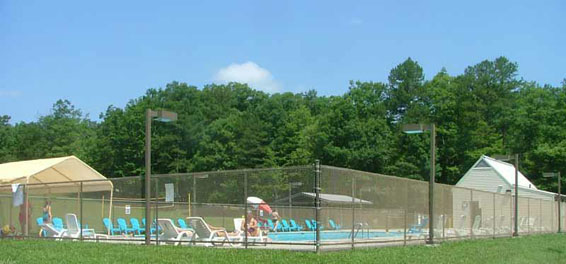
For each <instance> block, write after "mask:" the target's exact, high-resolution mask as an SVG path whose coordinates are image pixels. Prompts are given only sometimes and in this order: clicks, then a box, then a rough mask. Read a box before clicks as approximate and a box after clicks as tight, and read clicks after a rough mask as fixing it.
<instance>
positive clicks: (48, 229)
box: [41, 223, 67, 239]
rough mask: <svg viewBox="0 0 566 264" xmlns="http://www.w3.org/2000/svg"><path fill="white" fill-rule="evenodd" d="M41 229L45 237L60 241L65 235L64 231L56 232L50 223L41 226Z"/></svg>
mask: <svg viewBox="0 0 566 264" xmlns="http://www.w3.org/2000/svg"><path fill="white" fill-rule="evenodd" d="M41 229H43V230H44V231H45V237H50V238H57V239H61V237H63V235H65V233H66V232H67V230H66V229H61V230H58V229H57V228H55V226H53V224H50V223H44V224H42V225H41Z"/></svg>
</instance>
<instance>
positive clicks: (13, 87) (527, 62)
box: [0, 0, 566, 122]
mask: <svg viewBox="0 0 566 264" xmlns="http://www.w3.org/2000/svg"><path fill="white" fill-rule="evenodd" d="M565 13H566V2H564V1H559V0H557V1H520V0H515V1H483V0H480V1H388V2H385V1H259V0H258V1H225V2H224V1H147V2H144V1H129V2H128V1H88V2H87V1H55V0H54V1H10V0H2V1H0V115H3V114H7V115H10V116H12V121H13V122H18V121H26V122H28V121H34V120H36V119H37V118H38V117H39V116H41V115H45V114H49V109H50V108H51V105H52V104H53V103H54V102H55V101H56V100H57V99H60V98H64V99H69V100H70V101H71V102H72V103H73V104H74V105H75V106H76V107H78V108H80V109H82V110H83V112H84V113H88V114H90V117H91V118H93V119H98V115H99V114H100V113H101V112H103V111H105V109H106V108H107V107H108V106H109V105H115V106H118V107H123V106H125V104H126V103H127V102H128V100H130V99H133V98H136V97H138V96H141V95H143V93H144V92H145V90H146V89H148V88H155V87H163V86H164V85H165V84H166V83H168V82H171V81H173V80H176V81H180V82H187V83H189V84H193V85H197V86H199V87H202V85H204V84H208V83H212V82H226V81H230V80H236V81H246V82H249V83H250V85H252V86H253V87H255V88H257V89H261V90H265V91H269V92H274V91H279V92H285V91H291V92H301V91H305V90H308V89H316V90H317V91H318V92H319V94H322V95H338V94H342V93H344V92H345V91H347V88H348V81H349V80H363V81H370V80H371V81H386V80H387V76H388V73H389V71H390V70H391V68H393V67H394V66H395V65H397V64H399V63H401V62H402V61H403V60H405V59H406V58H407V57H411V58H413V59H415V60H417V61H418V62H419V63H420V64H421V65H422V66H423V68H424V69H425V74H426V78H427V79H430V78H431V77H432V76H433V75H434V74H435V73H437V72H438V71H439V70H440V69H441V68H442V67H446V69H447V70H448V72H449V73H450V74H454V75H455V74H460V73H462V72H463V70H464V69H465V67H467V66H470V65H473V64H475V63H478V62H480V61H481V60H484V59H494V58H496V57H498V56H507V57H508V58H509V59H510V60H512V61H515V62H517V63H519V74H520V76H521V77H523V78H524V79H526V80H534V81H537V82H539V83H541V84H545V83H548V84H552V85H559V84H560V82H561V80H562V79H563V78H566V70H565V69H566V68H565V67H564V65H566V48H564V47H566V44H565V43H566V34H564V32H565V30H564V29H565V28H566V18H565V16H564V14H565Z"/></svg>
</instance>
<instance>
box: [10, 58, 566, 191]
mask: <svg viewBox="0 0 566 264" xmlns="http://www.w3.org/2000/svg"><path fill="white" fill-rule="evenodd" d="M147 108H152V109H161V108H162V109H168V110H171V111H175V112H177V113H178V117H179V120H178V121H177V122H173V123H159V122H154V124H153V138H152V141H153V148H152V160H153V163H152V164H153V172H155V173H176V172H195V171H210V170H225V169H238V168H260V167H280V166H289V165H304V164H311V163H312V162H313V161H314V160H315V159H320V160H321V162H322V163H323V164H327V165H333V166H340V167H347V168H352V169H358V170H364V171H370V172H377V173H383V174H389V175H396V176H399V177H407V178H413V179H421V180H426V179H428V171H429V142H430V141H429V140H430V139H429V135H427V134H422V135H406V134H403V133H402V132H401V129H400V127H401V125H402V124H405V123H416V122H423V123H430V122H434V123H436V124H437V146H438V148H437V164H438V165H437V168H438V170H437V176H436V177H437V179H438V181H439V182H441V183H447V184H454V183H456V182H457V181H458V180H459V178H460V177H461V176H462V175H463V174H464V173H465V172H466V171H467V170H468V169H469V168H470V167H471V166H472V165H473V163H474V162H475V161H476V160H477V159H478V158H479V157H480V155H482V154H487V155H493V154H502V153H521V164H522V165H521V170H522V171H524V172H526V174H527V177H529V178H530V179H531V180H533V181H534V182H535V184H538V185H539V187H542V188H543V189H547V190H556V187H557V186H556V184H555V183H554V182H555V180H553V179H547V178H542V177H541V176H540V175H541V174H542V172H543V171H558V170H562V172H563V174H564V172H566V171H564V165H565V164H566V129H564V125H565V124H566V81H564V82H563V83H562V85H561V86H559V87H553V86H550V85H540V84H538V83H536V82H531V81H525V80H523V79H522V78H520V77H519V76H518V65H517V63H514V62H511V61H509V60H508V59H507V58H505V57H499V58H496V59H495V60H485V61H482V62H480V63H478V64H476V65H473V66H469V67H468V68H466V69H465V71H464V72H463V73H462V74H460V75H456V76H453V75H450V74H449V73H448V72H447V71H446V70H445V69H442V70H441V71H440V72H438V73H437V74H436V75H435V76H433V77H432V78H431V79H430V80H427V79H425V77H424V74H423V68H422V67H421V66H420V65H419V63H418V62H417V61H414V60H412V59H411V58H408V59H407V60H405V61H404V62H403V63H401V64H399V65H397V66H396V67H395V68H393V69H392V70H391V71H390V74H389V76H388V78H387V82H361V81H350V83H349V88H348V91H347V92H346V93H345V94H343V95H340V96H319V95H318V94H317V92H316V91H314V90H311V91H308V92H304V93H290V92H286V93H275V94H266V93H264V92H261V91H257V90H254V89H251V88H250V87H248V86H247V85H246V84H240V83H229V84H225V85H219V84H210V85H205V86H204V87H202V88H201V89H199V88H197V87H195V86H192V85H188V84H186V83H179V82H171V83H169V84H167V85H166V86H165V88H159V89H149V90H147V91H146V93H145V94H144V95H143V96H140V97H138V98H135V99H133V100H131V101H130V102H129V103H128V104H127V105H126V106H125V107H124V108H119V107H115V106H109V107H108V108H107V109H106V111H105V112H104V113H102V114H101V115H100V121H93V120H91V119H89V118H88V116H87V115H84V114H83V113H82V112H81V111H80V110H79V109H78V108H76V107H75V106H74V105H72V104H71V102H69V101H68V100H59V101H57V102H56V103H55V104H54V105H53V108H52V109H51V111H50V113H49V114H48V115H45V116H41V117H39V118H38V120H37V121H33V122H17V123H15V124H11V122H10V117H9V116H7V115H3V116H0V163H4V162H9V161H17V160H28V159H36V158H47V157H58V156H64V155H76V156H77V157H79V158H81V159H82V160H84V161H85V162H87V163H88V164H90V165H91V166H92V167H93V168H95V169H97V170H98V171H100V172H101V173H102V174H104V175H106V176H107V177H122V176H131V175H141V174H143V171H144V136H145V134H144V133H145V130H144V113H145V109H147Z"/></svg>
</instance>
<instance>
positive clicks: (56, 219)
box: [51, 217, 65, 231]
mask: <svg viewBox="0 0 566 264" xmlns="http://www.w3.org/2000/svg"><path fill="white" fill-rule="evenodd" d="M51 222H52V223H53V227H55V229H57V230H59V231H61V230H63V229H65V226H64V225H63V219H61V218H59V217H53V220H52V221H51Z"/></svg>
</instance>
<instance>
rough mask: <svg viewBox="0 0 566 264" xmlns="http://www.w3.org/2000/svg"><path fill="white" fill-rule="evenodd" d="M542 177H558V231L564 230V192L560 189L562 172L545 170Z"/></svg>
mask: <svg viewBox="0 0 566 264" xmlns="http://www.w3.org/2000/svg"><path fill="white" fill-rule="evenodd" d="M542 177H545V178H554V177H556V178H558V199H557V200H558V233H560V232H562V230H561V229H562V221H561V220H562V214H561V212H560V211H561V208H560V207H562V193H561V191H560V187H561V186H560V184H561V183H560V172H544V173H543V174H542Z"/></svg>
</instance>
